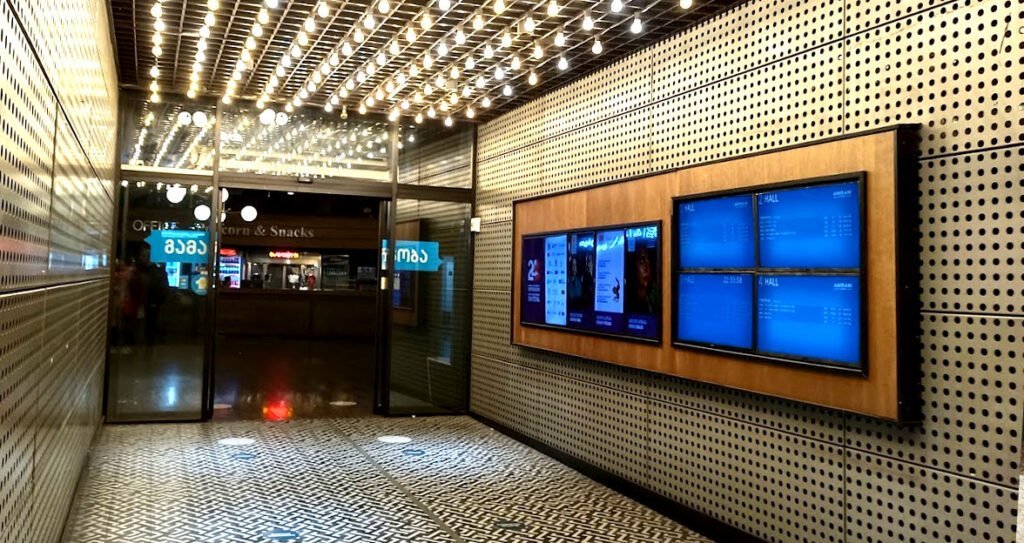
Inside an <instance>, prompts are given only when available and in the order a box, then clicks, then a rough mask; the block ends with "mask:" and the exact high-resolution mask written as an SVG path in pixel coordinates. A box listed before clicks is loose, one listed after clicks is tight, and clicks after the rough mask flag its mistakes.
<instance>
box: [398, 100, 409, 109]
mask: <svg viewBox="0 0 1024 543" xmlns="http://www.w3.org/2000/svg"><path fill="white" fill-rule="evenodd" d="M398 107H400V108H402V109H409V100H402V102H401V103H400V104H398Z"/></svg>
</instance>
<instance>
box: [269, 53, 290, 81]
mask: <svg viewBox="0 0 1024 543" xmlns="http://www.w3.org/2000/svg"><path fill="white" fill-rule="evenodd" d="M286 58H287V57H286ZM284 74H285V71H284V66H278V67H277V69H276V70H274V75H276V76H277V77H284ZM271 81H273V79H271ZM274 84H275V85H277V83H274Z"/></svg>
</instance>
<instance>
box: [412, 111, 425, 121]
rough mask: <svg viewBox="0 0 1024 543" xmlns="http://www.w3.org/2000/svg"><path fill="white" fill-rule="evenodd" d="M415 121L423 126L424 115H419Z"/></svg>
mask: <svg viewBox="0 0 1024 543" xmlns="http://www.w3.org/2000/svg"><path fill="white" fill-rule="evenodd" d="M413 120H414V121H416V124H421V123H422V122H423V114H422V113H417V114H416V117H415V118H413Z"/></svg>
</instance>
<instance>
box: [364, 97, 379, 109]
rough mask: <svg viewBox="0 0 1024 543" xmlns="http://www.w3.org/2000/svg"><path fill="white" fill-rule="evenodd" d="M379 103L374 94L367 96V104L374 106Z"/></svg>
mask: <svg viewBox="0 0 1024 543" xmlns="http://www.w3.org/2000/svg"><path fill="white" fill-rule="evenodd" d="M376 103H377V100H376V99H374V97H373V96H367V97H366V105H368V106H370V107H373V106H374V105H375V104H376Z"/></svg>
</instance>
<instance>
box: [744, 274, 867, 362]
mask: <svg viewBox="0 0 1024 543" xmlns="http://www.w3.org/2000/svg"><path fill="white" fill-rule="evenodd" d="M860 311H861V308H860V278H859V277H855V276H843V275H837V276H825V275H815V276H811V275H762V276H760V277H759V278H758V283H757V332H758V334H757V350H758V351H759V352H762V353H766V354H781V355H788V356H797V357H801V358H810V359H816V360H831V361H836V362H841V363H845V364H857V363H858V362H860V348H861V343H860Z"/></svg>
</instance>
